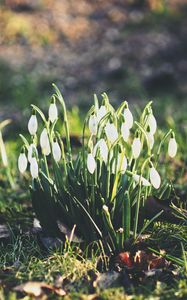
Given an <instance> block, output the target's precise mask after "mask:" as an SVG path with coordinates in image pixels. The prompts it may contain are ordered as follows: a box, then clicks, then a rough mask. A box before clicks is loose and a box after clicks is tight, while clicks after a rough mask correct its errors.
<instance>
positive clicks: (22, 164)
mask: <svg viewBox="0 0 187 300" xmlns="http://www.w3.org/2000/svg"><path fill="white" fill-rule="evenodd" d="M18 169H19V171H20V173H24V172H25V171H26V169H27V157H26V155H25V153H20V155H19V158H18Z"/></svg>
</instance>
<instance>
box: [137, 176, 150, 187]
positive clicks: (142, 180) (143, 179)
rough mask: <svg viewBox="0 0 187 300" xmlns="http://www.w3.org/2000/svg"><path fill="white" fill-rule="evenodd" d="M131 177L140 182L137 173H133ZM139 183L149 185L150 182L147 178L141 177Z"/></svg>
mask: <svg viewBox="0 0 187 300" xmlns="http://www.w3.org/2000/svg"><path fill="white" fill-rule="evenodd" d="M133 179H134V181H135V182H137V183H139V182H140V175H137V174H135V175H133ZM141 184H142V185H143V186H150V185H151V184H150V182H149V181H148V180H147V179H145V178H144V177H141Z"/></svg>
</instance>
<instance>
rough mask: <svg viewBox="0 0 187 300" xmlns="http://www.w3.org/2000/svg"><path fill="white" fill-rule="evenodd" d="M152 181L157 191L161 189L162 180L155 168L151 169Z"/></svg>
mask: <svg viewBox="0 0 187 300" xmlns="http://www.w3.org/2000/svg"><path fill="white" fill-rule="evenodd" d="M150 181H151V184H152V185H153V187H154V188H155V189H159V187H160V184H161V178H160V175H159V173H158V172H157V170H156V169H155V168H154V167H153V166H152V167H151V168H150Z"/></svg>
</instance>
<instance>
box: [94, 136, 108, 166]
mask: <svg viewBox="0 0 187 300" xmlns="http://www.w3.org/2000/svg"><path fill="white" fill-rule="evenodd" d="M98 148H99V151H100V156H101V158H102V160H103V161H104V162H105V163H107V159H108V147H107V144H106V142H105V140H104V139H100V140H99V141H98V142H97V143H96V145H95V147H94V149H93V156H94V157H95V156H96V152H97V149H98Z"/></svg>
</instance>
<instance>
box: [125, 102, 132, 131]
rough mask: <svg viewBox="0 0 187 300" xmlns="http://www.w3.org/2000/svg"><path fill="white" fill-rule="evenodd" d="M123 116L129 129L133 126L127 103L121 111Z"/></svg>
mask: <svg viewBox="0 0 187 300" xmlns="http://www.w3.org/2000/svg"><path fill="white" fill-rule="evenodd" d="M123 115H124V118H125V123H126V125H127V126H128V128H129V129H131V128H132V126H133V115H132V113H131V111H130V110H129V108H128V103H126V106H125V109H124V112H123Z"/></svg>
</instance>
